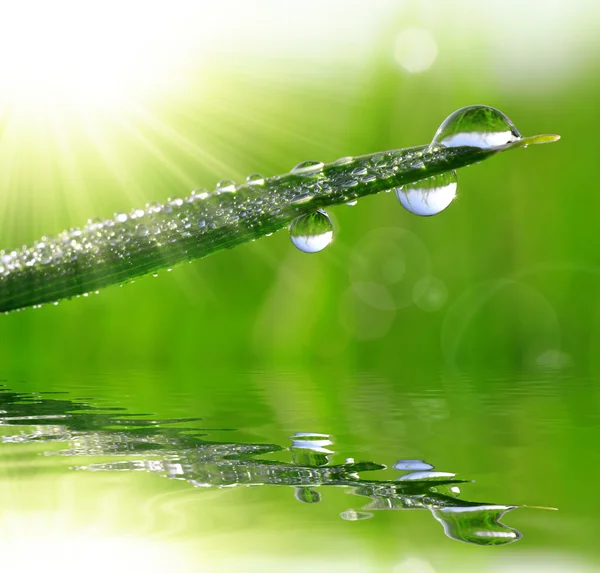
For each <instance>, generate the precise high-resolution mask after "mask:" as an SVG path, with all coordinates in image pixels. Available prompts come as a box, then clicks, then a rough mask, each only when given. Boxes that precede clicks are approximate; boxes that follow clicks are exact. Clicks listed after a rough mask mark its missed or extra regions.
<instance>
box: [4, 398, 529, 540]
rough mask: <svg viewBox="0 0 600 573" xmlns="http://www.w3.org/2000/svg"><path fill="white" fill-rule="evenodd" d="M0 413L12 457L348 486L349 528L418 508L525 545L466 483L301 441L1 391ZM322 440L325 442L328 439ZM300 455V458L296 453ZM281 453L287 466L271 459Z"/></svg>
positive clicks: (191, 477)
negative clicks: (376, 515)
mask: <svg viewBox="0 0 600 573" xmlns="http://www.w3.org/2000/svg"><path fill="white" fill-rule="evenodd" d="M0 409H2V410H3V411H4V414H3V416H2V419H1V421H2V431H1V432H0V434H1V435H0V438H1V442H2V444H3V445H2V446H1V447H2V448H12V450H11V451H13V452H14V449H15V448H18V447H19V445H21V447H23V446H27V445H28V444H29V445H31V444H32V443H52V444H56V443H57V442H58V443H63V444H64V445H65V446H67V447H66V448H65V449H57V448H56V447H53V448H52V450H51V452H46V454H47V455H53V456H67V457H74V458H84V459H85V462H86V465H73V466H71V469H74V470H80V471H81V470H82V471H94V472H96V471H105V472H117V471H119V472H122V471H144V472H149V473H153V474H155V475H158V476H162V477H164V478H168V479H173V480H179V481H182V480H183V481H186V482H187V483H188V484H189V485H191V486H192V487H195V488H229V487H243V486H256V485H264V486H271V487H287V488H293V489H294V492H295V494H294V495H295V497H296V499H298V500H299V501H302V502H303V503H318V502H319V501H320V500H321V498H322V497H323V496H325V495H327V494H326V490H327V489H331V488H345V489H346V491H347V492H348V493H350V494H352V495H353V496H355V497H354V498H353V499H355V500H358V499H360V498H367V499H368V500H369V501H368V504H367V505H366V506H365V507H362V510H363V511H355V510H353V509H351V510H348V511H347V512H343V514H342V515H341V517H342V518H343V519H347V520H350V521H355V520H359V519H368V518H370V517H373V514H372V513H371V512H372V511H381V510H383V511H397V510H399V511H403V510H417V509H418V510H426V511H431V512H432V514H433V516H434V517H435V519H436V520H438V521H439V522H440V523H441V524H442V525H443V527H444V531H445V532H446V534H447V535H448V536H449V537H451V538H453V539H457V540H459V541H463V542H466V543H472V544H477V545H500V544H505V543H512V542H514V541H517V540H518V539H520V538H521V534H520V533H519V532H518V531H517V530H515V529H513V528H510V527H508V526H506V525H504V524H503V523H502V521H501V518H502V517H503V516H504V515H505V514H506V513H507V512H508V511H510V510H512V509H515V508H516V507H517V506H507V505H498V504H489V503H481V502H475V501H469V500H465V499H460V498H459V495H460V490H459V488H458V487H457V486H458V485H460V484H462V483H465V480H461V479H455V478H453V477H447V478H443V479H440V478H439V477H438V478H436V477H435V476H430V477H426V476H425V475H423V476H421V477H422V479H414V480H401V479H400V480H398V479H393V480H391V479H374V478H373V477H370V476H367V477H365V476H364V474H365V473H368V472H376V471H380V470H384V469H385V468H386V466H384V465H382V464H378V463H375V462H371V461H358V462H355V461H354V460H353V459H349V460H347V461H346V462H345V463H341V464H333V463H331V461H330V459H329V455H326V456H321V455H319V456H311V455H310V454H311V453H314V451H313V447H315V448H317V449H320V448H319V447H318V444H315V443H314V442H311V441H309V440H307V441H305V442H304V444H305V445H306V447H303V448H300V447H298V443H299V442H298V441H297V440H296V441H293V442H292V444H293V445H292V446H291V447H288V448H285V447H283V446H280V445H277V444H260V443H259V444H256V443H236V442H215V441H211V440H208V439H205V437H204V436H203V434H202V433H203V432H204V431H205V430H204V429H203V428H202V429H200V428H196V429H193V427H191V426H190V427H180V426H178V424H180V423H181V422H188V423H189V422H191V420H192V419H191V418H186V419H175V420H152V419H146V420H144V422H145V424H144V425H142V426H140V425H130V424H129V420H124V419H123V417H122V416H119V417H116V416H114V415H113V414H111V413H110V412H111V410H100V411H94V410H92V409H91V408H90V407H89V406H87V405H84V404H82V403H80V402H76V401H71V400H68V399H64V398H61V399H56V398H41V399H40V398H38V397H36V400H35V401H33V400H31V396H30V395H27V394H17V393H14V392H11V391H10V390H7V389H5V388H0ZM158 422H160V424H158ZM294 437H296V436H294ZM322 437H323V438H324V439H327V441H329V436H326V435H322ZM299 450H302V453H303V454H304V455H302V456H298V451H299ZM285 452H288V456H290V457H291V458H292V460H291V461H290V460H289V459H288V461H276V460H272V459H269V457H268V456H269V455H271V454H280V455H285ZM21 453H22V454H23V455H25V454H28V453H30V454H31V455H34V456H35V455H37V454H38V453H39V448H36V449H35V450H31V451H30V452H27V451H26V450H25V449H22V450H21ZM331 455H333V452H332V453H331ZM95 457H99V458H102V459H101V460H100V461H98V462H97V463H90V460H89V458H92V459H93V458H95ZM106 458H108V460H107V459H106ZM299 462H300V463H299ZM20 471H21V472H23V471H36V467H35V464H33V465H31V464H30V463H28V464H27V465H26V469H20ZM402 471H405V470H402ZM422 473H423V474H425V472H422ZM359 474H360V475H359ZM452 475H453V474H448V476H452ZM313 488H319V491H318V492H317V491H316V490H315V489H313Z"/></svg>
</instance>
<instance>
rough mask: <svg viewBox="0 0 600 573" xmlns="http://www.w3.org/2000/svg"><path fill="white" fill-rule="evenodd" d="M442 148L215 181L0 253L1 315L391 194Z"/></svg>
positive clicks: (309, 164) (307, 164)
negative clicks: (399, 180) (318, 211)
mask: <svg viewBox="0 0 600 573" xmlns="http://www.w3.org/2000/svg"><path fill="white" fill-rule="evenodd" d="M442 149H443V148H435V147H431V146H430V147H420V148H411V149H403V150H396V151H389V152H383V153H375V154H372V155H365V156H361V157H357V158H353V157H343V158H341V159H339V160H337V161H335V162H333V163H331V164H329V165H324V164H323V163H320V162H304V163H302V164H300V165H298V166H296V167H295V168H294V169H292V171H291V172H290V173H288V174H286V175H280V176H275V177H271V178H267V179H265V178H263V177H262V176H261V175H258V174H252V175H250V176H249V177H248V179H247V181H246V182H245V183H244V184H243V185H239V186H236V185H235V183H234V182H233V181H228V180H226V181H221V182H220V183H219V184H218V185H217V186H216V189H215V190H214V191H213V192H212V193H211V192H208V191H206V190H204V189H200V190H196V191H195V192H192V194H191V195H190V196H188V197H186V198H184V199H181V198H171V199H169V200H168V201H167V202H165V203H158V202H154V203H148V204H147V205H146V207H145V208H144V209H134V210H132V211H131V212H130V213H116V214H115V215H114V217H112V218H110V219H99V218H95V219H90V220H89V221H88V222H87V224H86V225H85V226H84V227H82V228H72V229H69V230H66V231H63V232H62V233H60V234H59V235H58V236H55V237H42V238H41V239H40V240H39V241H36V242H35V243H34V244H33V245H29V246H24V247H22V248H19V249H15V250H10V251H0V308H1V309H3V310H12V309H15V308H19V307H22V306H38V307H39V306H40V305H41V303H43V302H55V304H57V301H58V300H59V299H60V298H63V297H65V296H77V295H83V296H87V295H88V293H90V292H95V291H96V289H97V288H100V287H103V286H107V285H109V284H114V283H123V282H127V281H129V280H131V279H133V278H135V277H137V276H141V275H144V274H148V273H156V271H158V270H160V269H162V268H167V267H171V266H173V265H174V264H176V263H178V262H181V261H185V260H192V259H195V258H200V257H202V256H206V255H207V254H210V253H212V252H214V251H216V250H218V249H220V248H224V247H228V246H232V245H234V244H238V243H241V242H245V241H248V240H253V239H255V238H257V237H259V236H262V235H264V234H270V233H272V232H273V231H276V230H278V229H281V228H282V227H285V226H286V225H287V224H289V223H290V221H291V220H293V219H294V217H295V216H297V215H299V214H304V213H306V212H307V208H308V209H310V205H306V206H304V205H305V204H307V203H311V202H313V201H315V200H317V199H318V200H319V204H315V208H320V207H321V208H322V207H323V206H326V205H329V204H331V205H333V204H340V203H352V202H353V201H355V200H356V199H358V198H359V197H360V196H364V195H367V194H370V193H375V192H379V191H381V190H386V191H389V190H391V189H392V188H394V187H395V185H394V183H393V182H390V183H389V185H388V184H387V183H386V182H387V180H389V179H391V178H393V177H395V176H397V175H399V174H401V173H403V172H410V171H420V170H425V168H426V163H427V162H428V161H430V160H434V159H435V155H436V154H438V153H439V152H440V151H441V150H442ZM446 151H447V150H446ZM451 152H452V150H450V151H449V153H451ZM369 187H372V189H369ZM22 285H27V288H28V289H30V290H31V291H32V294H31V296H29V295H28V294H27V292H25V293H24V292H23V288H21V287H22ZM78 289H79V290H78ZM3 301H8V302H5V303H4V304H3Z"/></svg>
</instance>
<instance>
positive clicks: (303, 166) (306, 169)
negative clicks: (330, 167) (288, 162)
mask: <svg viewBox="0 0 600 573" xmlns="http://www.w3.org/2000/svg"><path fill="white" fill-rule="evenodd" d="M324 166H325V164H324V163H323V162H322V161H314V160H309V161H303V162H302V163H298V165H296V166H295V167H293V168H292V170H291V172H290V173H293V174H294V175H314V174H316V173H318V172H319V171H321V169H323V167H324Z"/></svg>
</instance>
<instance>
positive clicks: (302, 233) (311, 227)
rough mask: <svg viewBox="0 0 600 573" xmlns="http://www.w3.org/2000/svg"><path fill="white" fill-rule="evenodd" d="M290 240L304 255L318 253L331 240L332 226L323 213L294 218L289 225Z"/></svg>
mask: <svg viewBox="0 0 600 573" xmlns="http://www.w3.org/2000/svg"><path fill="white" fill-rule="evenodd" d="M290 238H291V239H292V243H294V246H295V247H296V248H298V249H300V250H301V251H303V252H304V253H318V252H319V251H322V250H323V249H324V248H325V247H326V246H327V245H329V244H330V243H331V241H332V239H333V225H332V224H331V219H329V216H328V215H327V213H326V212H325V211H315V212H313V213H308V214H306V215H300V216H299V217H296V218H295V219H294V220H293V221H292V223H291V224H290Z"/></svg>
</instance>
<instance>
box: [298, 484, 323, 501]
mask: <svg viewBox="0 0 600 573" xmlns="http://www.w3.org/2000/svg"><path fill="white" fill-rule="evenodd" d="M294 497H295V498H296V499H297V500H298V501H301V502H302V503H319V502H320V501H321V494H320V493H319V492H318V491H316V490H314V489H312V488H310V487H297V488H296V490H295V491H294Z"/></svg>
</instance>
